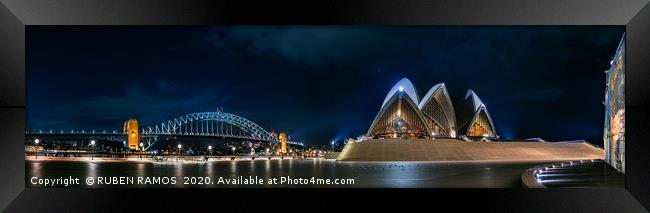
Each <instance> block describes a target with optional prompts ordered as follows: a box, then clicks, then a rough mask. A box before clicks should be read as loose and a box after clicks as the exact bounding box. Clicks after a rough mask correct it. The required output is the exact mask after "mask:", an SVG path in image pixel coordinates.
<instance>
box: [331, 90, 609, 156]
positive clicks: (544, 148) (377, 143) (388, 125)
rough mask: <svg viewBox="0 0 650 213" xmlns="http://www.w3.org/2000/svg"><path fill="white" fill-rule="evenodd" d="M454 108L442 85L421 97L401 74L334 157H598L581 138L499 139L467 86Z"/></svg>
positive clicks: (600, 152) (598, 152) (596, 150)
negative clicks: (371, 115) (374, 112)
mask: <svg viewBox="0 0 650 213" xmlns="http://www.w3.org/2000/svg"><path fill="white" fill-rule="evenodd" d="M458 105H459V106H457V107H456V108H455V107H454V105H453V103H452V97H450V95H449V92H448V91H447V88H446V86H445V84H444V83H440V84H437V85H435V86H433V87H431V89H429V91H428V92H427V93H426V94H425V95H424V97H422V99H420V96H418V93H417V90H416V89H415V87H414V86H413V84H412V83H411V81H409V80H408V79H406V78H403V79H401V80H400V81H399V82H397V83H396V84H395V85H394V86H393V87H392V88H391V89H390V90H389V92H388V94H387V95H386V97H385V98H384V101H383V102H382V103H381V108H380V109H379V112H378V113H377V115H376V116H375V118H374V120H373V121H372V123H371V125H370V128H369V129H368V131H367V132H366V133H365V134H364V135H363V136H360V137H359V138H357V139H356V140H354V139H348V140H347V141H346V145H345V147H344V148H343V150H342V151H341V153H340V154H339V155H338V156H337V160H338V161H429V162H547V161H563V160H590V159H603V157H604V154H603V149H602V148H599V147H595V146H593V145H591V144H590V143H588V142H586V141H584V140H576V141H561V142H545V141H528V140H507V141H505V140H500V139H499V135H498V134H497V131H496V128H495V127H494V123H493V121H492V117H491V116H490V113H489V112H488V108H487V107H486V105H485V104H484V103H483V101H481V99H480V98H479V96H478V95H477V94H476V93H475V92H474V91H472V90H468V91H467V93H466V94H465V96H464V97H463V99H462V100H461V101H459V102H458Z"/></svg>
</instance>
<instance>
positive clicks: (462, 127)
mask: <svg viewBox="0 0 650 213" xmlns="http://www.w3.org/2000/svg"><path fill="white" fill-rule="evenodd" d="M458 109H459V112H458V113H456V111H455V110H454V106H453V103H452V101H451V97H450V96H449V92H448V91H447V88H446V87H445V84H444V83H439V84H436V85H435V86H433V87H431V89H429V91H428V92H427V94H426V95H424V97H423V98H422V99H421V100H420V99H419V96H418V94H417V90H416V89H415V87H414V86H413V84H412V83H411V81H409V80H408V79H406V78H403V79H402V80H400V81H399V82H397V84H395V85H394V86H393V87H392V88H391V89H390V91H389V92H388V94H387V95H386V98H385V99H384V102H383V103H382V105H381V109H380V110H379V113H377V116H375V119H374V120H373V122H372V124H371V125H370V129H368V132H367V133H366V136H368V137H372V138H376V139H389V138H403V139H416V138H424V139H427V138H457V137H461V138H468V139H483V140H487V139H496V138H498V135H497V134H496V131H495V128H494V123H493V122H492V118H491V117H490V113H489V112H488V109H487V107H486V106H485V104H483V102H482V101H481V99H480V98H479V97H478V95H476V93H474V91H472V90H468V91H467V94H466V95H465V98H464V99H463V101H462V103H461V106H460V107H459V108H458Z"/></svg>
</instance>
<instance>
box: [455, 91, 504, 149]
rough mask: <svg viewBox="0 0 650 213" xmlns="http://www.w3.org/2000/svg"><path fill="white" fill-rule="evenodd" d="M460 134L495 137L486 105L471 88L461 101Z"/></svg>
mask: <svg viewBox="0 0 650 213" xmlns="http://www.w3.org/2000/svg"><path fill="white" fill-rule="evenodd" d="M459 121H460V122H461V123H460V124H461V125H460V129H459V131H460V134H462V135H465V136H467V137H483V138H497V134H496V131H495V128H494V123H493V122H492V117H490V113H489V112H488V110H487V107H486V106H485V104H484V103H483V101H481V99H480V98H479V97H478V95H476V93H475V92H474V91H472V90H471V89H470V90H468V91H467V94H465V99H463V102H462V103H461V108H460V115H459Z"/></svg>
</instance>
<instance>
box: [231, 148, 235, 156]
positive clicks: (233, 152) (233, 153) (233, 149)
mask: <svg viewBox="0 0 650 213" xmlns="http://www.w3.org/2000/svg"><path fill="white" fill-rule="evenodd" d="M231 149H232V155H233V156H234V155H235V147H234V146H233V147H232V148H231Z"/></svg>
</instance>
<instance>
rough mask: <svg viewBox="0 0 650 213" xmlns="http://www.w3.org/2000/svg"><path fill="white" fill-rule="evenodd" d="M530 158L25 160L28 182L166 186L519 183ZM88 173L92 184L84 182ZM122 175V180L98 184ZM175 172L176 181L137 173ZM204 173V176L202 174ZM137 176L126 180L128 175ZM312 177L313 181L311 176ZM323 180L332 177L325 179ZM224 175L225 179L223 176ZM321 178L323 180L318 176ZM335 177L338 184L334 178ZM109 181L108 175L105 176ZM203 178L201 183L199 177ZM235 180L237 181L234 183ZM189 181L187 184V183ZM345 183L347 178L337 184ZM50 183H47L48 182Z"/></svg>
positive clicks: (481, 185)
mask: <svg viewBox="0 0 650 213" xmlns="http://www.w3.org/2000/svg"><path fill="white" fill-rule="evenodd" d="M539 164H543V163H540V162H531V163H431V162H337V161H335V160H327V159H284V160H279V159H275V160H268V159H258V160H234V161H230V160H225V161H209V162H151V161H90V160H88V161H80V160H42V159H38V160H33V159H32V160H26V161H25V184H26V187H45V186H43V185H42V184H33V182H34V181H35V180H39V179H40V180H43V179H52V180H56V179H63V178H79V179H80V180H81V181H80V184H77V185H69V186H62V185H56V186H54V187H86V188H102V187H104V188H105V187H108V188H167V187H208V188H211V187H215V188H218V187H231V188H232V187H235V188H236V187H255V188H265V187H295V188H301V187H323V188H325V187H333V188H344V187H373V188H374V187H388V188H519V187H521V174H522V172H523V171H524V170H525V169H527V168H530V167H533V166H535V165H539ZM88 177H91V178H93V180H94V181H95V182H94V183H93V184H92V185H89V184H87V183H85V182H84V180H85V179H86V178H88ZM121 177H125V178H126V179H127V181H125V182H122V184H120V183H110V184H99V183H97V180H98V178H102V179H103V180H104V182H107V180H114V179H115V178H121ZM156 177H157V178H174V179H176V182H175V183H174V184H170V183H169V182H164V183H163V182H155V181H153V182H152V181H149V182H144V183H138V181H137V180H138V178H145V180H147V178H149V179H150V178H156ZM206 177H207V178H206ZM129 178H131V179H135V181H132V182H129V181H128V179H129ZM250 178H255V179H256V180H257V179H261V180H264V181H266V180H270V179H274V178H276V179H278V181H279V180H280V179H284V180H288V178H290V180H298V179H301V178H302V179H304V180H306V181H302V182H299V181H293V182H291V183H289V182H284V183H280V182H277V183H275V184H267V183H266V182H265V183H264V184H250V183H249V184H241V183H240V182H235V181H239V180H241V179H245V180H251V179H250ZM313 180H316V181H313ZM325 180H330V181H331V182H330V183H329V184H327V183H326V182H324V181H325ZM222 181H228V183H225V182H222ZM320 181H323V182H320ZM335 181H337V182H338V183H339V184H334V183H335ZM109 182H110V181H109ZM200 182H202V183H200ZM232 182H235V184H232ZM188 183H189V184H188ZM340 183H345V184H340ZM47 187H50V186H47Z"/></svg>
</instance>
